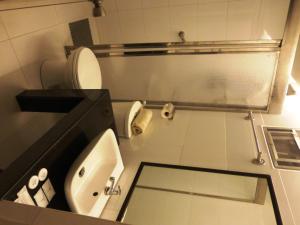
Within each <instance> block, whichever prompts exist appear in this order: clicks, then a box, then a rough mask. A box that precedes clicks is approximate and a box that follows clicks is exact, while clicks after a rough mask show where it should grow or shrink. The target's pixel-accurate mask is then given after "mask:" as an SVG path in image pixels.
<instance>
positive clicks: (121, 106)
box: [41, 47, 142, 138]
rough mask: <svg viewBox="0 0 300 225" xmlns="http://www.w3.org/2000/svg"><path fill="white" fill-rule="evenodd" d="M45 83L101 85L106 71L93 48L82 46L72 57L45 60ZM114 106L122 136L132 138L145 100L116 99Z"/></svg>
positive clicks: (52, 86)
mask: <svg viewBox="0 0 300 225" xmlns="http://www.w3.org/2000/svg"><path fill="white" fill-rule="evenodd" d="M41 83H42V86H43V88H44V89H101V88H102V75H101V70H100V66H99V63H98V60H97V58H96V56H95V54H94V53H93V52H92V50H91V49H89V48H85V47H80V48H77V49H76V50H74V51H72V53H71V55H70V56H69V57H68V59H65V60H47V61H45V62H43V64H42V66H41ZM112 107H113V111H114V117H115V121H116V126H117V130H118V134H119V136H120V137H125V138H130V137H131V136H132V133H131V123H132V121H133V119H134V118H135V116H136V114H137V113H138V111H139V110H140V109H141V108H142V104H141V103H140V102H138V101H135V102H128V103H124V102H114V103H113V104H112Z"/></svg>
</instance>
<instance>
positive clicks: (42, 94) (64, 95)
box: [0, 89, 118, 210]
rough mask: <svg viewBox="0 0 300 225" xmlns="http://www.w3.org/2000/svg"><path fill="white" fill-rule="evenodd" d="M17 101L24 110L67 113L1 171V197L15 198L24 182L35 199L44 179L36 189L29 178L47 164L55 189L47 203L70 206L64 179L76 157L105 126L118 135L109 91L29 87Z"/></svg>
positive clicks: (56, 207)
mask: <svg viewBox="0 0 300 225" xmlns="http://www.w3.org/2000/svg"><path fill="white" fill-rule="evenodd" d="M17 101H18V103H19V106H20V108H21V110H22V111H26V112H56V113H66V115H65V116H64V117H63V118H62V119H61V120H59V121H58V122H57V123H56V124H55V125H54V126H53V127H52V128H51V129H50V130H48V131H47V132H46V133H45V134H44V135H43V136H42V137H41V138H40V139H39V140H38V141H36V142H35V143H34V144H33V145H32V146H31V147H30V148H29V149H28V150H27V151H25V152H24V153H23V154H22V155H21V156H20V157H19V158H18V159H17V160H16V161H14V162H13V163H12V164H11V165H10V166H9V167H8V168H7V169H6V170H5V171H4V172H3V173H1V174H0V184H1V185H0V196H1V199H2V200H3V199H5V200H10V201H14V200H15V199H16V198H17V193H18V192H19V191H20V190H21V188H22V187H24V186H26V187H27V189H28V192H29V194H30V196H31V197H32V199H34V198H33V196H34V195H35V194H36V192H37V191H38V190H39V189H40V188H41V187H42V185H43V184H44V182H39V184H38V186H37V187H36V188H35V189H34V190H30V189H29V188H28V182H29V179H30V178H31V177H32V176H34V175H37V174H38V172H39V171H40V169H42V168H46V169H47V170H48V178H49V179H50V181H51V183H52V186H53V187H54V190H55V195H54V197H53V198H52V200H51V201H50V202H49V205H48V206H47V207H50V208H55V209H59V210H69V207H68V205H67V202H66V199H65V195H64V181H65V177H66V174H67V172H68V170H69V168H70V166H71V165H72V163H73V162H74V160H75V159H76V158H77V156H78V155H79V154H80V153H81V152H82V150H83V149H84V148H85V147H86V146H87V145H88V144H89V143H90V142H91V141H92V140H93V139H94V138H95V137H96V136H97V135H99V134H100V133H102V132H104V131H105V130H107V129H109V128H111V129H113V131H114V132H115V135H116V137H118V135H117V129H116V126H115V122H114V116H113V110H112V105H111V99H110V95H109V91H108V90H104V89H103V90H28V91H24V92H22V93H21V94H19V95H18V96H17ZM24 132H30V130H28V131H24ZM34 203H35V204H36V202H35V201H34Z"/></svg>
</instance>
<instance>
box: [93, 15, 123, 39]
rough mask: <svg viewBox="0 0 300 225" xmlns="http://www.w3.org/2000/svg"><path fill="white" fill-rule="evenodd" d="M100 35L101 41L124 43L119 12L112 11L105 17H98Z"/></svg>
mask: <svg viewBox="0 0 300 225" xmlns="http://www.w3.org/2000/svg"><path fill="white" fill-rule="evenodd" d="M95 19H96V23H97V24H98V26H97V27H98V35H99V39H100V40H101V43H109V44H113V43H122V39H121V29H120V22H119V14H118V13H110V14H108V15H107V16H105V17H97V18H95Z"/></svg>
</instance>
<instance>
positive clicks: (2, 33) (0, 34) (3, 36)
mask: <svg viewBox="0 0 300 225" xmlns="http://www.w3.org/2000/svg"><path fill="white" fill-rule="evenodd" d="M7 38H8V35H7V32H6V29H5V27H4V24H3V22H2V19H1V13H0V41H5V40H7Z"/></svg>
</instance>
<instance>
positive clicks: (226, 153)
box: [224, 112, 229, 169]
mask: <svg viewBox="0 0 300 225" xmlns="http://www.w3.org/2000/svg"><path fill="white" fill-rule="evenodd" d="M226 118H227V112H224V135H225V155H226V169H228V164H229V160H228V158H229V157H228V155H229V154H228V151H227V150H228V149H227V123H226V121H227V120H226Z"/></svg>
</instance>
